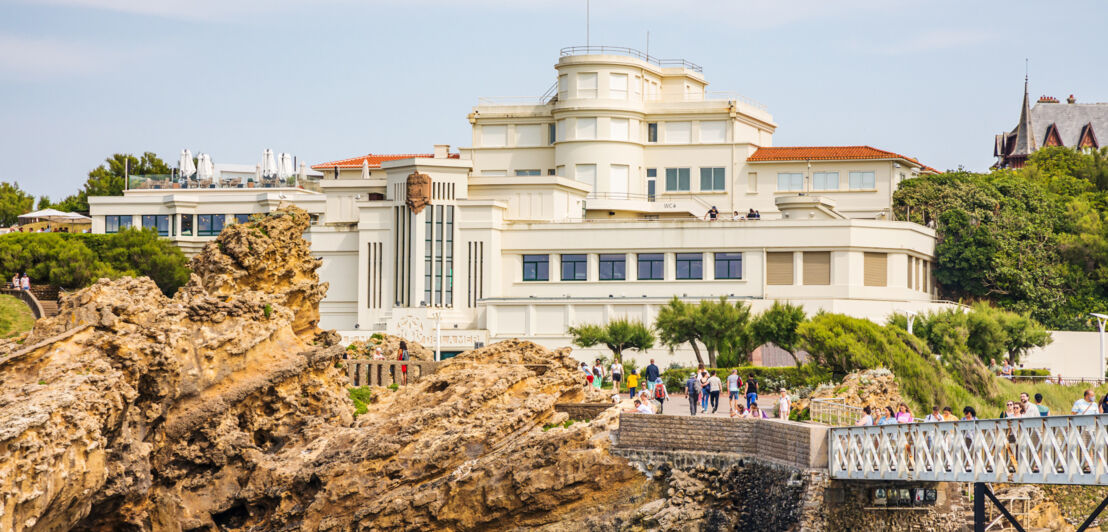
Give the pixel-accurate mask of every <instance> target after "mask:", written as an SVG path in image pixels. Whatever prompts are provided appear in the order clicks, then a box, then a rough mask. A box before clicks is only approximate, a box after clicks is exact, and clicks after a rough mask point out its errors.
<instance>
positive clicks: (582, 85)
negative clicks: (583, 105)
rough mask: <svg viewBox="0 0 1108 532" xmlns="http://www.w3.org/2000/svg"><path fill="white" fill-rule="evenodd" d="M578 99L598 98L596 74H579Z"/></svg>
mask: <svg viewBox="0 0 1108 532" xmlns="http://www.w3.org/2000/svg"><path fill="white" fill-rule="evenodd" d="M577 97H578V98H596V72H581V73H579V74H577Z"/></svg>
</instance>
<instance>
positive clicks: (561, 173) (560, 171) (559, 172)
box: [554, 164, 566, 177]
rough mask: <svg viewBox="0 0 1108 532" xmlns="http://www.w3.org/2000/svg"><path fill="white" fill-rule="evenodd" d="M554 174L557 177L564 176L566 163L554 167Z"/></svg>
mask: <svg viewBox="0 0 1108 532" xmlns="http://www.w3.org/2000/svg"><path fill="white" fill-rule="evenodd" d="M554 175H556V176H559V177H566V165H564V164H559V165H558V167H557V168H555V169H554Z"/></svg>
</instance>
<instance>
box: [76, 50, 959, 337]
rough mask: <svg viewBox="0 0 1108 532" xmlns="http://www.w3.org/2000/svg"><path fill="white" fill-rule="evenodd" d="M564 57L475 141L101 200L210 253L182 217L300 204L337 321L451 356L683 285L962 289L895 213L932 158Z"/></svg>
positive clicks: (685, 78) (886, 307) (638, 303)
mask: <svg viewBox="0 0 1108 532" xmlns="http://www.w3.org/2000/svg"><path fill="white" fill-rule="evenodd" d="M555 70H556V78H555V79H556V82H555V83H553V84H552V85H551V89H550V90H549V91H548V92H547V93H546V94H544V95H542V96H538V97H534V98H528V99H514V100H505V99H481V100H480V103H479V104H478V105H477V106H476V107H474V108H473V109H472V111H471V112H470V113H469V115H468V119H469V122H470V124H471V125H472V139H471V146H469V147H463V148H459V149H458V151H457V152H453V153H452V152H451V151H450V149H449V147H447V146H444V145H437V146H435V148H434V150H433V151H432V152H430V153H424V154H409V155H365V156H357V157H351V158H347V159H344V160H339V161H332V162H324V163H320V164H317V165H313V167H312V168H313V169H315V170H318V171H319V172H321V173H322V174H323V176H324V177H323V178H322V179H318V180H312V181H309V182H307V183H301V184H300V185H299V186H297V187H288V188H275V189H264V190H257V189H253V190H250V189H243V188H231V189H224V188H215V189H202V190H187V191H185V190H164V189H150V188H147V189H143V190H129V191H127V192H126V193H125V194H124V195H123V196H121V197H107V198H90V202H91V205H92V216H93V219H94V225H93V230H94V232H105V231H111V230H112V228H118V227H120V225H121V222H120V220H121V219H124V218H125V219H126V220H127V222H129V223H130V224H131V225H135V226H138V225H148V224H155V225H153V226H154V227H159V226H157V225H156V224H157V223H158V222H157V220H158V219H155V218H151V217H164V219H165V220H166V223H165V224H164V227H165V228H166V230H165V231H164V234H165V236H167V237H169V238H172V239H173V240H174V241H175V242H177V243H178V244H179V245H180V246H181V247H182V248H183V249H185V250H186V252H189V253H193V252H195V251H197V250H198V249H199V247H200V246H201V245H202V244H203V242H205V241H206V240H208V239H210V238H211V234H210V232H211V231H210V230H209V232H208V233H206V234H203V235H201V234H180V233H179V232H178V233H175V232H174V229H173V228H179V227H182V222H181V220H184V219H190V218H194V219H196V220H197V221H193V222H190V226H191V227H197V226H201V225H203V224H204V222H203V221H202V220H207V225H203V226H205V227H209V228H210V227H212V225H211V224H212V220H213V218H212V217H218V219H219V221H220V225H222V224H224V223H232V221H233V220H234V219H236V218H238V219H241V218H243V215H246V214H250V213H259V212H268V211H270V210H272V209H274V208H276V207H277V206H278V205H279V204H281V203H282V202H292V203H296V204H297V205H300V206H301V207H303V208H305V209H307V210H308V211H309V212H310V213H312V215H313V219H314V225H313V226H312V229H311V231H310V234H309V235H308V236H309V238H310V239H311V242H312V249H313V250H314V251H315V252H316V253H317V254H318V255H319V256H320V257H322V258H323V260H324V263H323V267H322V269H321V272H320V274H321V276H322V278H323V280H325V281H328V282H329V283H330V291H329V293H328V295H327V298H326V299H325V300H324V302H323V304H322V307H321V314H322V318H323V323H322V325H323V326H325V327H331V328H335V329H338V330H339V331H340V332H342V334H343V335H344V336H346V337H347V338H353V337H357V336H359V335H368V334H371V333H373V332H375V331H387V332H390V333H394V334H401V335H403V336H406V337H408V338H411V339H414V340H417V341H420V342H422V343H425V344H428V345H433V344H434V343H435V331H436V329H437V330H439V331H441V344H442V349H443V350H444V352H446V353H451V352H457V351H460V350H463V349H467V348H471V347H472V346H473V344H474V343H476V342H488V341H495V340H498V339H504V338H512V337H520V338H527V339H531V340H535V341H538V342H540V343H543V344H546V345H549V346H562V345H567V344H568V336H567V333H566V329H567V327H568V326H570V325H574V324H579V323H584V322H603V321H606V320H609V319H612V318H615V317H619V316H629V317H632V318H637V319H643V320H645V321H651V320H652V319H653V317H654V314H655V313H656V311H657V309H658V308H659V307H660V306H661V305H664V304H665V303H666V302H667V301H668V300H669V299H670V298H672V297H673V296H677V297H680V298H684V299H688V300H699V299H703V298H715V297H719V296H729V297H732V298H734V299H740V300H744V301H748V302H750V303H751V305H752V306H753V307H754V309H755V310H756V311H757V310H761V309H763V308H765V307H767V306H769V305H770V304H772V302H773V301H775V300H789V301H792V302H795V303H800V304H803V305H804V306H805V308H806V309H807V310H808V312H809V313H814V312H816V311H817V310H819V309H826V310H829V311H835V312H844V313H847V314H851V315H855V316H860V317H867V318H871V319H874V320H880V321H883V320H884V319H885V318H886V317H887V316H888V315H889V314H891V313H893V312H903V311H919V310H926V309H931V308H940V307H943V306H945V305H946V303H942V302H938V301H935V300H934V298H935V294H936V291H935V286H934V282H933V280H932V275H931V269H932V267H931V265H932V261H933V260H934V246H935V233H934V231H933V230H931V229H929V228H927V227H923V226H920V225H917V224H914V223H910V222H899V221H893V220H891V219H890V218H891V216H890V213H891V202H892V193H893V191H895V190H896V187H897V185H898V184H899V183H900V182H901V181H903V180H905V179H910V178H911V177H913V176H915V175H918V174H919V173H921V172H928V171H932V170H931V169H930V168H928V167H926V166H924V165H922V164H921V163H920V162H919V161H917V160H915V159H913V158H911V157H906V156H903V155H899V154H896V153H893V152H889V151H885V150H880V149H876V148H871V147H868V146H829V147H774V146H773V134H774V131H775V130H776V128H777V124H776V123H774V121H773V117H772V116H771V115H770V113H769V112H768V111H767V110H766V109H765V108H763V107H762V106H760V105H758V104H756V103H754V102H753V101H751V100H748V99H746V98H743V97H740V96H738V95H735V94H730V93H718V92H713V91H709V90H708V82H707V80H706V78H705V77H704V74H703V72H702V69H701V67H700V66H698V65H695V64H693V63H690V62H688V61H683V60H660V59H656V58H653V57H650V56H647V55H645V54H643V53H641V52H638V51H635V50H631V49H626V48H599V47H593V48H568V49H564V50H562V52H561V56H560V58H559V60H558V62H557V64H556V65H555ZM713 208H714V210H716V211H718V212H719V214H718V215H717V216H716V218H715V219H714V220H710V219H706V218H710V217H709V216H707V215H708V213H709V211H710V210H713ZM755 211H756V212H758V213H759V214H760V217H757V218H751V217H750V216H747V215H748V214H749V213H751V212H755ZM661 353H662V352H661V351H660V352H659V355H661Z"/></svg>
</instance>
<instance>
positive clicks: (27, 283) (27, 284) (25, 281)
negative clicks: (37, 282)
mask: <svg viewBox="0 0 1108 532" xmlns="http://www.w3.org/2000/svg"><path fill="white" fill-rule="evenodd" d="M20 284H21V285H22V288H23V290H25V291H30V290H31V278H30V277H27V274H26V273H24V274H23V278H22V279H20Z"/></svg>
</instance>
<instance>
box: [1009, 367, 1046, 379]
mask: <svg viewBox="0 0 1108 532" xmlns="http://www.w3.org/2000/svg"><path fill="white" fill-rule="evenodd" d="M1013 375H1015V376H1016V377H1049V376H1050V370H1049V369H1017V370H1016V371H1014V372H1013Z"/></svg>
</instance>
